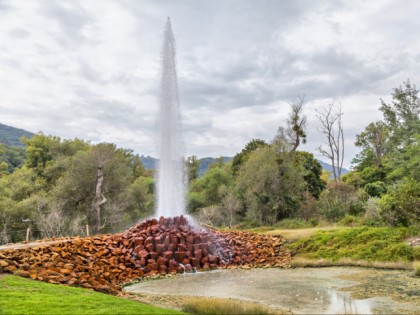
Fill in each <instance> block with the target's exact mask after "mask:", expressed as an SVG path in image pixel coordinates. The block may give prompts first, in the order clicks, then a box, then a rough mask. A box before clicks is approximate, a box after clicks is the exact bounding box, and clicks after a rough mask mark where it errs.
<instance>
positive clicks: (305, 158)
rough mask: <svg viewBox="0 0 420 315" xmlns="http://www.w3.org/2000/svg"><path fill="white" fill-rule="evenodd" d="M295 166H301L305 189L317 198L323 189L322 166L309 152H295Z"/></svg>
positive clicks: (324, 184)
mask: <svg viewBox="0 0 420 315" xmlns="http://www.w3.org/2000/svg"><path fill="white" fill-rule="evenodd" d="M295 160H296V166H297V167H299V166H301V167H302V168H303V179H304V180H305V182H306V186H307V190H308V191H309V192H310V193H311V195H312V196H314V197H315V198H318V197H319V195H320V194H321V192H322V191H323V190H324V189H325V186H326V182H325V181H324V180H322V178H321V177H322V166H321V164H320V163H319V162H318V161H317V160H316V159H315V158H314V155H313V154H312V153H309V152H303V151H296V152H295Z"/></svg>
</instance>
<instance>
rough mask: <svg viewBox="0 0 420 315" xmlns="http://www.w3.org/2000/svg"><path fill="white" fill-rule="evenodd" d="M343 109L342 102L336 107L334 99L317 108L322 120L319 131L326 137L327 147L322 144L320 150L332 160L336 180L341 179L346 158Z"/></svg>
mask: <svg viewBox="0 0 420 315" xmlns="http://www.w3.org/2000/svg"><path fill="white" fill-rule="evenodd" d="M342 116H343V111H342V107H341V104H339V105H338V106H337V108H335V104H334V101H333V102H332V103H331V104H329V105H328V106H327V107H325V108H323V109H321V110H320V111H318V110H317V115H316V117H317V118H318V120H319V121H320V122H321V128H320V129H319V131H320V132H321V133H323V134H324V135H325V137H326V142H325V145H326V148H325V147H324V146H322V145H320V146H319V147H318V151H319V152H320V153H321V155H322V156H324V157H326V158H328V159H329V160H330V161H331V165H332V168H333V176H334V180H335V181H341V171H342V169H343V160H344V132H343V124H342V121H341V118H342Z"/></svg>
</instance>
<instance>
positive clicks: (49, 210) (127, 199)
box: [0, 133, 154, 242]
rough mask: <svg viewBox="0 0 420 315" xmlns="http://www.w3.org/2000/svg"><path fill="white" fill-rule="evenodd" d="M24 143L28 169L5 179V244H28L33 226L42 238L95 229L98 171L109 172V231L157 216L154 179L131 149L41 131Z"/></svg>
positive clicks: (1, 218)
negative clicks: (85, 227) (154, 213)
mask: <svg viewBox="0 0 420 315" xmlns="http://www.w3.org/2000/svg"><path fill="white" fill-rule="evenodd" d="M24 142H25V143H26V144H27V148H26V152H27V159H26V163H25V165H24V166H23V167H22V168H20V169H16V170H15V171H14V172H13V173H11V174H10V175H3V176H1V177H0V201H1V202H0V242H9V241H20V240H22V239H23V238H24V237H25V235H24V233H22V231H24V230H25V229H26V227H27V226H28V225H31V230H32V231H33V236H34V237H37V238H39V237H52V236H61V235H73V234H74V233H76V234H80V233H81V231H82V226H83V225H84V224H89V225H91V226H95V223H96V221H97V219H96V215H95V213H94V211H93V206H92V205H93V202H94V198H95V186H96V180H97V170H98V167H102V169H103V173H104V182H103V186H102V191H101V193H102V197H103V198H105V199H106V202H105V203H104V204H103V205H102V206H101V222H100V223H101V228H102V229H103V230H102V231H103V232H104V231H112V230H114V229H115V228H117V227H118V226H122V225H124V224H127V223H128V222H136V221H137V220H138V219H139V218H142V217H144V216H146V215H148V214H150V213H151V210H152V208H153V203H154V196H153V194H154V192H153V185H154V183H153V179H152V178H151V177H150V175H149V173H148V172H146V171H145V170H144V168H143V165H142V164H141V161H140V159H139V157H138V156H137V155H134V154H133V153H132V151H131V150H125V149H119V148H117V147H116V146H115V145H113V144H106V143H101V144H97V145H90V144H89V143H87V142H85V141H82V140H79V139H74V140H61V139H60V138H57V137H51V136H45V135H43V134H41V133H40V134H38V135H35V136H34V137H33V138H32V139H24ZM96 232H97V231H96Z"/></svg>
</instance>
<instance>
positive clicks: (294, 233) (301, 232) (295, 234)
mask: <svg viewBox="0 0 420 315" xmlns="http://www.w3.org/2000/svg"><path fill="white" fill-rule="evenodd" d="M343 228H345V227H340V226H325V227H313V228H306V229H276V230H269V231H264V232H262V233H264V234H280V235H282V236H283V237H284V238H285V239H286V240H288V241H290V242H294V241H297V240H299V239H301V238H308V237H310V236H312V235H313V234H314V233H316V232H319V231H333V230H334V231H335V230H340V229H343Z"/></svg>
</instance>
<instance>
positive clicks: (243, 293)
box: [126, 268, 402, 314]
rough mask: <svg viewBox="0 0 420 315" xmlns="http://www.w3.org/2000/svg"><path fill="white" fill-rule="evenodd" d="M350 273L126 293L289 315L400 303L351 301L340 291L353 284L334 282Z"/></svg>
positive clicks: (387, 310)
mask: <svg viewBox="0 0 420 315" xmlns="http://www.w3.org/2000/svg"><path fill="white" fill-rule="evenodd" d="M357 272H360V269H359V270H358V269H356V268H322V269H316V268H311V269H289V270H284V269H252V270H247V271H245V270H222V271H215V272H203V273H201V272H200V273H196V274H184V275H185V276H180V277H175V278H172V279H164V280H156V281H147V282H144V283H140V284H136V285H133V286H130V287H128V288H126V290H127V291H129V292H134V293H146V294H147V293H150V294H169V295H192V296H206V297H217V298H233V299H241V300H247V301H255V302H259V303H263V304H266V305H269V306H270V307H274V308H282V309H290V310H292V312H293V313H294V314H395V313H400V311H401V306H402V305H401V304H399V303H397V302H395V301H393V300H391V299H389V298H386V297H381V298H377V297H375V298H369V299H363V300H358V299H353V298H351V294H350V293H348V292H342V291H340V288H345V287H349V286H353V285H354V284H356V282H353V281H348V280H343V279H340V278H338V276H339V275H342V274H349V273H357Z"/></svg>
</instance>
